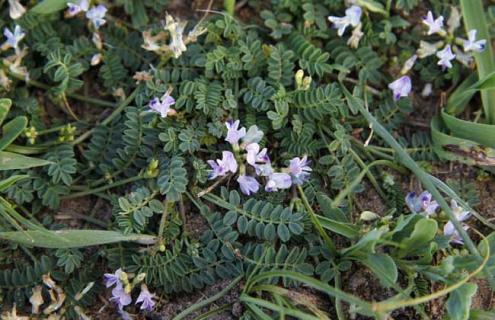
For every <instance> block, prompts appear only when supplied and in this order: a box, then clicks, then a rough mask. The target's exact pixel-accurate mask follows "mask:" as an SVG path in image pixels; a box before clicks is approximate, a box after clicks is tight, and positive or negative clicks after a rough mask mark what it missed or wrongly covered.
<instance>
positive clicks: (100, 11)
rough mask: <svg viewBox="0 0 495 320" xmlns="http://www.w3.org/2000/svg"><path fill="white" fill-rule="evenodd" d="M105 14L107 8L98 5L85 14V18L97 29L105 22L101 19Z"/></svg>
mask: <svg viewBox="0 0 495 320" xmlns="http://www.w3.org/2000/svg"><path fill="white" fill-rule="evenodd" d="M106 13H107V8H106V7H105V6H104V5H102V4H99V5H97V6H96V7H93V8H91V10H88V12H86V18H88V19H89V20H91V22H92V23H93V25H94V26H95V28H96V29H99V28H100V27H101V26H102V25H104V24H105V22H106V20H105V19H103V18H104V17H105V14H106Z"/></svg>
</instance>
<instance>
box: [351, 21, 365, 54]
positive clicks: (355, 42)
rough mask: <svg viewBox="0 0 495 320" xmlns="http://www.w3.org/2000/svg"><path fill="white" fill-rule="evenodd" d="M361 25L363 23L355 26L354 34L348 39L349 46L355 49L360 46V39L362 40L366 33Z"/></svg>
mask: <svg viewBox="0 0 495 320" xmlns="http://www.w3.org/2000/svg"><path fill="white" fill-rule="evenodd" d="M361 27H362V24H361V23H359V24H358V25H357V27H355V28H354V30H352V35H351V37H350V38H349V40H347V45H348V46H349V47H351V48H354V49H356V48H357V47H359V41H361V38H362V37H363V36H364V33H363V32H362V31H361Z"/></svg>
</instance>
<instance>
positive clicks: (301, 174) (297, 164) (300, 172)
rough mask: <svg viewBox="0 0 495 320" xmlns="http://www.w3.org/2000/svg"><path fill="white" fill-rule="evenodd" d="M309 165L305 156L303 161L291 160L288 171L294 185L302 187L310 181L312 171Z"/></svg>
mask: <svg viewBox="0 0 495 320" xmlns="http://www.w3.org/2000/svg"><path fill="white" fill-rule="evenodd" d="M309 163H310V162H309V161H308V157H307V156H304V157H303V158H302V159H301V158H299V157H295V158H293V159H292V160H290V162H289V168H288V169H289V173H290V175H291V177H292V182H293V183H294V184H296V185H301V184H303V183H304V182H305V181H307V180H308V178H309V175H310V174H311V173H310V172H311V171H312V170H311V168H310V167H309Z"/></svg>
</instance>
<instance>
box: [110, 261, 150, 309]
mask: <svg viewBox="0 0 495 320" xmlns="http://www.w3.org/2000/svg"><path fill="white" fill-rule="evenodd" d="M144 276H145V275H144V274H139V275H137V276H136V277H135V278H134V280H133V281H132V282H130V281H129V280H130V276H129V275H128V274H127V273H125V272H124V271H122V269H117V270H116V271H115V273H105V275H104V280H105V286H106V287H107V288H110V287H113V286H115V287H114V288H113V289H112V298H110V300H111V301H114V302H115V303H116V304H117V307H118V309H119V310H120V311H122V312H124V311H123V309H124V307H125V306H127V305H129V304H131V303H132V297H131V292H132V289H133V288H134V287H135V286H136V285H137V284H138V283H139V282H141V281H142V280H143V279H144ZM155 297H156V296H155V294H153V293H151V292H149V290H148V287H147V286H146V285H145V284H144V283H143V284H141V292H140V293H139V296H138V297H137V299H136V301H135V304H141V310H147V311H151V310H153V307H154V306H155V301H154V300H153V299H154V298H155Z"/></svg>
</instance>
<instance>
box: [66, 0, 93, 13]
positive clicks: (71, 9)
mask: <svg viewBox="0 0 495 320" xmlns="http://www.w3.org/2000/svg"><path fill="white" fill-rule="evenodd" d="M67 7H68V9H67V15H68V16H69V17H73V16H75V15H77V14H78V13H79V12H86V11H88V9H89V0H78V1H76V2H74V3H73V2H68V3H67Z"/></svg>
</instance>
